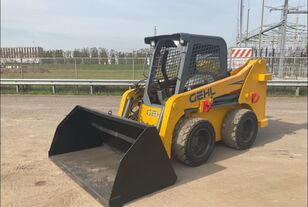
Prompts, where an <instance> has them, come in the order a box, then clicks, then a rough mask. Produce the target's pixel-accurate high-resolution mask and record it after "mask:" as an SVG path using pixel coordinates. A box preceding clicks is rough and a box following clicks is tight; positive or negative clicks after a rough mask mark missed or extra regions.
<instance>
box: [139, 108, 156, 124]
mask: <svg viewBox="0 0 308 207" xmlns="http://www.w3.org/2000/svg"><path fill="white" fill-rule="evenodd" d="M160 113H161V108H159V107H155V106H148V105H146V104H141V105H140V112H139V114H140V115H139V120H138V121H139V122H142V123H144V124H148V125H152V126H157V123H158V120H159V116H160Z"/></svg>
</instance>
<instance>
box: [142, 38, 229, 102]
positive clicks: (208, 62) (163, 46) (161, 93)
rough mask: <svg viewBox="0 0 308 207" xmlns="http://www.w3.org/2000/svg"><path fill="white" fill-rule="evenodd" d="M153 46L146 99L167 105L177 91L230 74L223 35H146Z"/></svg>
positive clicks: (148, 42)
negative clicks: (221, 36)
mask: <svg viewBox="0 0 308 207" xmlns="http://www.w3.org/2000/svg"><path fill="white" fill-rule="evenodd" d="M145 43H146V44H151V45H152V47H154V52H153V56H152V61H151V65H150V71H149V75H148V82H147V84H146V89H145V94H144V100H143V101H144V103H146V104H149V105H152V104H155V105H164V104H165V102H166V101H167V100H168V98H169V97H171V96H172V95H174V94H178V93H182V92H185V91H189V90H192V89H194V88H197V87H199V86H202V85H206V84H208V83H211V82H214V81H216V80H219V79H222V78H225V77H227V76H229V72H228V71H227V47H226V43H225V41H224V40H223V39H222V38H220V37H213V36H203V35H193V34H186V33H177V34H173V35H161V36H154V37H147V38H145Z"/></svg>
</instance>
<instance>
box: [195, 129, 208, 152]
mask: <svg viewBox="0 0 308 207" xmlns="http://www.w3.org/2000/svg"><path fill="white" fill-rule="evenodd" d="M209 147H210V134H209V132H208V131H207V130H204V129H199V130H197V131H196V132H195V133H194V135H193V139H192V144H191V148H192V151H193V154H194V155H195V156H196V157H203V155H204V154H205V153H206V152H207V151H208V148H209Z"/></svg>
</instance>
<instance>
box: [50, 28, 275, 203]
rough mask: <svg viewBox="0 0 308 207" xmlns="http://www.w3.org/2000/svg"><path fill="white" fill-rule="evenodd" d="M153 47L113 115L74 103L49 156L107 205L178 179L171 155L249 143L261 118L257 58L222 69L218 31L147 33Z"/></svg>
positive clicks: (194, 158) (202, 155)
mask: <svg viewBox="0 0 308 207" xmlns="http://www.w3.org/2000/svg"><path fill="white" fill-rule="evenodd" d="M145 43H146V44H150V45H152V47H153V48H154V50H153V54H152V58H151V63H150V67H149V72H148V76H147V79H146V80H144V81H140V82H139V83H138V84H136V86H135V87H134V88H133V89H130V90H127V91H126V92H125V93H124V94H123V95H122V99H121V103H120V108H119V112H118V116H114V115H112V114H111V113H102V112H97V111H93V110H90V109H87V108H84V107H81V106H76V107H75V108H74V109H73V110H72V111H71V112H70V114H69V115H68V116H67V117H66V118H65V119H64V120H63V121H62V122H61V123H60V124H59V126H58V127H57V129H56V132H55V135H54V139H53V142H52V144H51V147H50V150H49V157H50V159H51V160H52V161H53V162H54V163H55V164H57V165H58V166H59V167H60V168H61V169H63V170H64V171H65V172H66V173H67V174H68V175H70V176H71V177H72V178H73V179H74V180H75V181H76V182H77V183H79V184H80V185H81V186H82V187H84V189H86V190H87V191H88V192H89V193H90V194H92V195H93V196H94V197H95V198H96V199H97V200H98V201H99V202H101V203H102V204H104V205H106V206H112V207H114V206H122V205H123V204H124V203H126V202H129V201H131V200H133V199H136V198H138V197H141V196H143V195H146V194H149V193H152V192H154V191H157V190H160V189H162V188H165V187H167V186H170V185H172V184H174V183H175V182H176V174H175V172H174V170H173V168H172V165H171V163H170V158H171V157H172V156H174V157H176V158H177V159H178V160H179V161H181V162H183V163H184V164H187V165H190V166H198V165H201V164H203V163H205V162H206V161H207V159H208V158H209V156H210V155H211V153H212V151H213V148H214V145H215V142H217V141H221V140H222V141H223V142H224V143H225V144H226V145H228V146H230V147H232V148H235V149H239V150H241V149H247V148H249V147H250V146H252V144H253V143H254V141H255V139H256V136H257V132H258V128H259V127H261V128H262V127H266V126H267V119H266V117H265V100H266V82H267V80H270V79H271V74H267V73H266V64H265V61H264V60H262V59H256V60H249V61H248V62H247V63H246V64H245V65H243V66H242V67H240V68H238V69H235V70H232V71H229V70H228V69H227V47H226V43H225V41H224V40H223V39H222V38H220V37H213V36H203V35H193V34H186V33H178V34H172V35H161V36H154V37H147V38H145Z"/></svg>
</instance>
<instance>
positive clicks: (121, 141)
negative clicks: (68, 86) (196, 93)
mask: <svg viewBox="0 0 308 207" xmlns="http://www.w3.org/2000/svg"><path fill="white" fill-rule="evenodd" d="M49 157H50V159H51V160H52V161H53V162H54V163H55V164H56V165H58V166H59V167H60V168H61V169H62V170H63V171H65V172H66V173H67V174H68V175H69V176H70V177H71V178H73V179H74V180H75V181H76V182H77V183H78V184H79V185H80V186H81V187H83V188H84V189H85V190H87V191H88V192H89V193H90V194H91V195H92V196H94V197H95V198H96V199H97V200H98V201H99V202H101V203H102V204H104V205H105V206H110V207H113V206H122V205H123V204H124V203H126V202H128V201H131V200H133V199H136V198H138V197H141V196H143V195H146V194H149V193H152V192H154V191H157V190H160V189H162V188H165V187H167V186H170V185H172V184H174V183H175V181H176V175H175V173H174V170H173V168H172V166H171V163H170V160H169V158H168V155H167V153H166V151H165V148H164V146H163V144H162V141H161V139H160V136H159V134H158V132H157V130H156V128H155V127H154V126H149V125H145V124H142V123H139V122H136V121H132V120H129V119H124V118H120V117H117V116H113V115H109V114H105V113H99V112H96V111H93V110H90V109H87V108H84V107H81V106H76V107H75V108H74V109H73V110H72V111H71V112H70V114H69V115H68V116H67V117H66V118H65V119H64V120H63V121H62V122H61V123H60V124H59V126H58V127H57V130H56V132H55V136H54V138H53V141H52V144H51V147H50V150H49Z"/></svg>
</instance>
